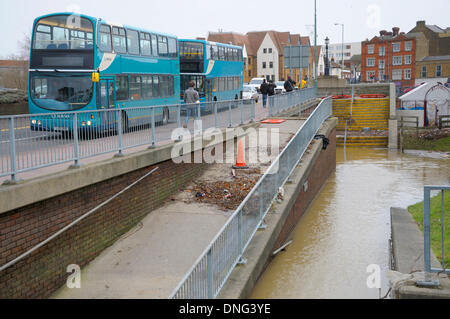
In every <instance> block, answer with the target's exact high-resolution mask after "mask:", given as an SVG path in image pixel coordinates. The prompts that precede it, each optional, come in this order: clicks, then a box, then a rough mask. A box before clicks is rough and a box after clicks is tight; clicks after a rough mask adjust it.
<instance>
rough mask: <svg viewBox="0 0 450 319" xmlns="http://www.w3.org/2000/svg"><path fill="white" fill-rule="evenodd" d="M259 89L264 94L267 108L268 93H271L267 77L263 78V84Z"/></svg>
mask: <svg viewBox="0 0 450 319" xmlns="http://www.w3.org/2000/svg"><path fill="white" fill-rule="evenodd" d="M259 91H260V92H261V94H262V96H263V107H264V108H266V105H267V94H269V85H268V84H267V82H266V79H264V80H263V83H262V84H261V87H260V88H259Z"/></svg>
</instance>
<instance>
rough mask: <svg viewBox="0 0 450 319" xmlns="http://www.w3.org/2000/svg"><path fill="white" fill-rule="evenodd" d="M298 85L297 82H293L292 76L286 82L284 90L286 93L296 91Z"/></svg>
mask: <svg viewBox="0 0 450 319" xmlns="http://www.w3.org/2000/svg"><path fill="white" fill-rule="evenodd" d="M296 84H297V83H295V81H293V80H292V78H291V76H288V79H287V81H286V82H284V89H285V90H286V92H288V93H289V92H292V91H294V88H295V85H296Z"/></svg>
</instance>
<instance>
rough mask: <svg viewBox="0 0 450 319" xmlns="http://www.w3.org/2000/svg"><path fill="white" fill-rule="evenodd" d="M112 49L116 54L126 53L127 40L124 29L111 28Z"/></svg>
mask: <svg viewBox="0 0 450 319" xmlns="http://www.w3.org/2000/svg"><path fill="white" fill-rule="evenodd" d="M112 34H113V36H112V39H113V47H114V51H116V52H117V53H127V40H126V36H125V29H123V28H117V27H113V32H112Z"/></svg>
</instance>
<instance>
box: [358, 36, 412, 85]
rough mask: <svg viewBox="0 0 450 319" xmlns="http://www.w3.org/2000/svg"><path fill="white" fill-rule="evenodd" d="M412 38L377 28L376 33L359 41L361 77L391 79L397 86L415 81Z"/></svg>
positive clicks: (371, 79)
mask: <svg viewBox="0 0 450 319" xmlns="http://www.w3.org/2000/svg"><path fill="white" fill-rule="evenodd" d="M415 68H416V38H415V37H414V36H411V35H407V34H405V33H404V32H402V33H400V29H399V28H397V27H394V28H392V32H387V31H385V30H382V31H380V36H376V37H374V38H373V39H371V40H366V41H363V42H362V43H361V80H362V81H363V82H378V81H379V82H395V83H396V85H397V87H402V88H405V87H411V86H414V84H415V76H416V74H415V73H416V72H415Z"/></svg>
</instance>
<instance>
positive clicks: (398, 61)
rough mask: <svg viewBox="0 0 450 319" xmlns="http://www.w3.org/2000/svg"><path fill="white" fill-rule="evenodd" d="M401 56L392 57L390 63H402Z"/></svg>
mask: <svg viewBox="0 0 450 319" xmlns="http://www.w3.org/2000/svg"><path fill="white" fill-rule="evenodd" d="M402 61H403V57H402V56H401V55H397V56H394V57H393V58H392V65H402Z"/></svg>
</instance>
